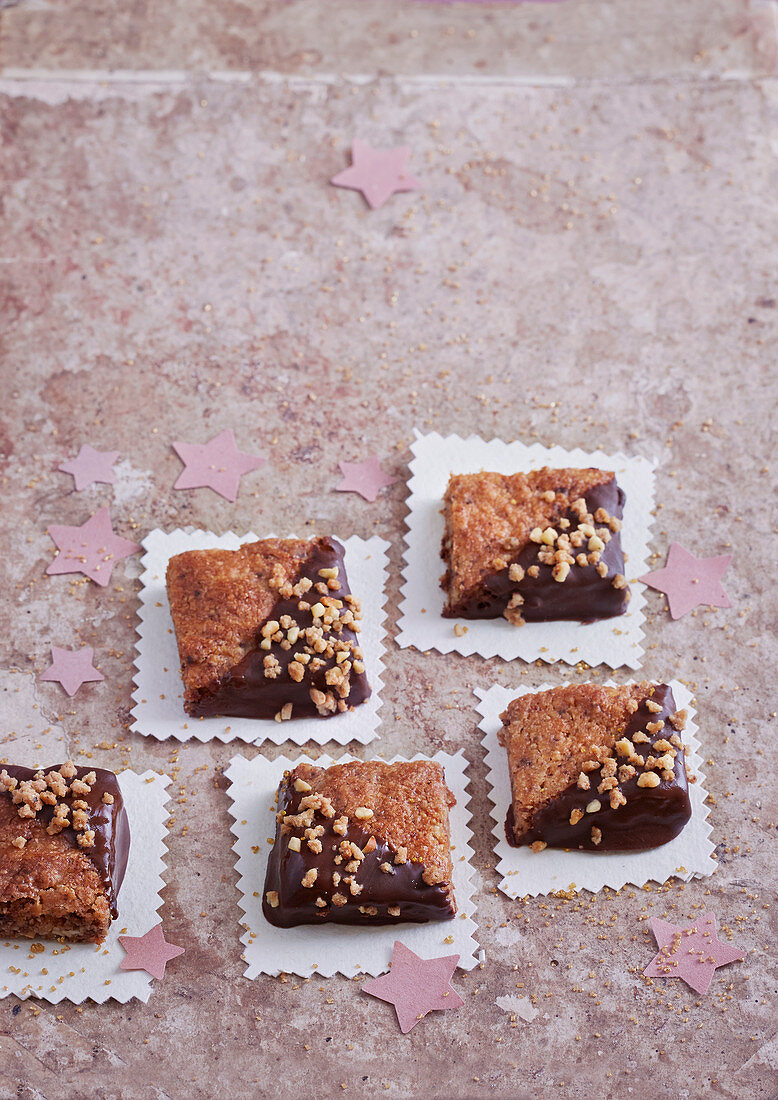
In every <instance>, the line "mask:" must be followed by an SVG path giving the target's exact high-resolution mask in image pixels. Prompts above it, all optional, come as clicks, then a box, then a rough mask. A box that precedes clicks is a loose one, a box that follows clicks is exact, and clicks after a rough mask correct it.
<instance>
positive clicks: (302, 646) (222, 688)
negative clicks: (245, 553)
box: [192, 538, 371, 718]
mask: <svg viewBox="0 0 778 1100" xmlns="http://www.w3.org/2000/svg"><path fill="white" fill-rule="evenodd" d="M344 554H345V551H344V549H343V547H342V546H341V545H340V543H339V542H336V541H335V540H334V539H327V538H321V539H318V540H317V542H316V544H315V548H314V550H313V552H312V553H311V555H310V557H308V558H307V559H306V561H305V562H303V563H302V565H301V567H300V572H299V575H298V576H297V577H296V578H295V581H294V583H297V581H299V580H301V579H302V578H304V577H307V578H308V579H309V580H311V581H312V582H313V584H316V583H317V582H319V581H321V579H322V578H321V577H320V576H319V570H320V569H331V568H333V567H335V566H337V568H338V571H339V572H338V580H339V581H340V589H339V590H337V591H332V592H330V593H329V595H330V596H332V597H334V598H337V599H343V597H344V596H346V595H350V594H351V590H350V589H349V586H348V581H347V578H346V571H345V567H344V564H343V558H344ZM319 598H320V597H319V596H318V595H317V594H316V592H315V590H314V589H312V590H311V591H310V592H308V593H307V594H306V595H305V596H304V597H299V596H294V597H292V598H290V599H281V600H279V601H278V603H276V604H275V606H274V607H273V610H272V612H271V614H270V619H280V618H281V617H282V616H283V615H289V616H290V617H291V618H292V619H294V621H295V622H296V623H297V625H298V627H299V628H300V632H301V633H300V638H299V640H298V641H297V642H295V643H294V644H293V645H292V646H291V648H289V649H281V648H280V646H279V645H273V648H272V650H264V649H261V648H259V642H260V640H261V636H260V630H261V628H262V626H263V625H264V623H260V625H259V627H258V629H257V637H256V639H255V643H254V648H252V649H251V650H249V652H248V653H247V654H246V655H245V657H244V658H243V659H242V660H241V661H240V662H239V663H238V664H237V665H235V667H234V668H231V669H230V671H229V672H228V673H227V674H226V675H225V676H223V677H222V678H221V679H220V680H219V681H218V682H217V683H216V684H215V685H214V687H213V688H212V689H211V690H205V689H204V690H203V691H202V692H201V694H200V696H199V698H198V700H197V702H196V703H195V705H194V707H193V708H192V713H193V714H194V715H195V716H197V717H199V716H203V717H215V716H217V715H224V716H226V717H232V718H274V717H275V715H276V714H278V712H279V711H280V710H281V708H282V707H283V706H284V705H285V704H286V703H291V704H292V718H315V717H323V718H330V717H332V714H338V713H339V711H337V710H336V711H334V712H332V714H320V713H319V711H318V710H317V707H316V704H315V703H314V702H313V700H312V699H311V694H310V693H311V688H316V689H318V690H319V691H322V692H324V693H325V694H326V693H327V692H328V691H332V688H331V687H330V686H329V685H328V684H327V683H326V679H325V677H326V673H327V671H328V670H329V669H331V668H333V667H335V666H336V664H337V662H336V661H335V659H334V657H332V658H327V659H325V662H324V664H323V665H322V667H321V668H319V669H318V670H317V671H316V672H314V673H312V672H310V671H309V669H308V668H307V667H306V671H305V676H304V677H303V679H302V680H301V681H300V682H299V683H298V682H297V681H295V680H293V679H292V678H291V677H290V676H289V672H288V668H289V665H290V664H291V663H292V661H293V660H294V657H295V654H296V653H304V652H305V651H306V641H305V638H304V636H303V633H302V632H303V631H304V630H305V628H306V627H309V626H313V625H315V620H314V617H313V615H312V614H311V612H310V611H300V609H299V607H298V604H299V603H300V600H301V599H303V600H305V601H307V602H309V603H311V604H315V603H316V601H317V600H318V599H319ZM337 637H338V638H340V639H342V640H343V641H345V642H352V643H353V644H354V645H357V646H358V645H359V636H358V635H357V634H356V633H355V632H354V631H353V630H350V629H349V628H348V627H347V626H344V627H343V629H342V630H341V632H340V633H339V634H338V635H337ZM269 652H272V655H273V657H275V659H276V660H277V661H278V663H279V665H280V666H281V668H280V672H279V674H278V676H277V677H276V678H275V679H271V678H270V677H269V676H266V675H265V664H264V661H265V657H266V656H267V654H268V653H269ZM349 688H350V690H349V694H348V697H347V698H346V700H345V702H346V704H347V706H348V707H349V708H350V707H354V706H358V705H359V704H360V703H364V702H365V700H366V699H368V698H369V697H370V694H371V691H370V685H369V684H368V682H367V676H366V675H365V673H364V672H362V673H356V672H354V670H353V668H352V669H351V672H350V673H349Z"/></svg>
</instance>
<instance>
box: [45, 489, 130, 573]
mask: <svg viewBox="0 0 778 1100" xmlns="http://www.w3.org/2000/svg"><path fill="white" fill-rule="evenodd" d="M47 530H48V533H49V535H51V537H52V539H53V540H54V543H55V544H56V546H57V548H58V550H59V553H58V554H57V556H56V558H55V559H54V561H53V562H52V563H51V565H50V566H49V567H48V569H47V570H46V572H47V573H83V574H84V576H85V577H89V579H90V580H93V581H95V582H96V583H97V584H99V585H102V586H103V587H105V586H106V585H107V584H108V582H109V581H110V579H111V573H112V571H113V567H114V565H115V564H116V563H117V561H121V560H122V558H128V557H129V556H130V554H135V553H137V551H138V550H140V546H139V545H138V544H137V542H130V540H129V539H123V538H122V537H121V536H120V535H115V534H114V533H113V528H112V527H111V517H110V515H109V514H108V509H107V508H100V509H99V510H98V511H97V512H95V514H94V515H93V516H90V517H89V519H88V520H87V521H86V523H82V525H81V526H80V527H70V526H68V525H67V524H62V523H53V524H52V525H51V526H50V527H48V528H47Z"/></svg>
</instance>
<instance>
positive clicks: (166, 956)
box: [119, 921, 184, 980]
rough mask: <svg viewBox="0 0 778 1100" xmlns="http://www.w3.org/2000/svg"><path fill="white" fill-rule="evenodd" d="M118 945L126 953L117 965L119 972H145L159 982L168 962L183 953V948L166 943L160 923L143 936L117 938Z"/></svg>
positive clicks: (163, 975)
mask: <svg viewBox="0 0 778 1100" xmlns="http://www.w3.org/2000/svg"><path fill="white" fill-rule="evenodd" d="M119 943H120V944H121V945H122V947H123V948H124V950H125V951H126V952H127V954H126V956H125V957H124V958H123V959H122V961H121V962H120V963H119V969H120V970H145V971H146V973H147V974H151V976H152V978H159V979H160V980H162V978H164V977H165V966H166V965H167V964H168V963H169V962H170V960H171V959H175V958H177V957H178V956H179V955H183V953H184V948H183V947H176V945H175V944H173V943H168V942H167V940H166V939H165V936H164V933H163V931H162V922H161V921H160V923H159V924H155V925H154V927H153V928H150V929H149V931H148V932H146V933H145V935H143V936H119Z"/></svg>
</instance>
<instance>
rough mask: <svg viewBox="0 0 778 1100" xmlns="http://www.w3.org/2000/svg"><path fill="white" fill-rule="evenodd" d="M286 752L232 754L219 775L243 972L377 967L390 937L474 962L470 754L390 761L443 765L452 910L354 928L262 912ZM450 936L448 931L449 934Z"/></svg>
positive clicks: (289, 764)
mask: <svg viewBox="0 0 778 1100" xmlns="http://www.w3.org/2000/svg"><path fill="white" fill-rule="evenodd" d="M305 759H308V758H307V757H305V756H301V757H298V759H297V760H289V759H287V758H286V757H285V756H281V757H279V758H278V759H277V760H267V759H265V757H263V756H257V757H255V758H254V759H253V760H247V759H246V758H245V757H243V756H234V757H233V758H232V760H231V761H230V766H229V767H228V768H227V769H226V770H225V773H224V774H225V775H226V776H227V778H228V779H229V780H230V787H229V790H228V794H229V796H230V798H231V800H232V805H231V806H230V815H231V816H232V817H233V818H235V824H234V825H233V826H232V828H231V831H232V832H233V833H234V834H235V836H236V837H237V840H236V841H235V843H234V844H233V849H234V850H235V852H236V854H237V857H238V859H237V863H236V865H235V866H236V870H237V872H238V876H239V877H238V889H239V890H240V895H241V896H240V901H239V902H238V905H239V907H240V909H242V911H243V913H244V919H243V920H241V921H240V926H241V928H242V929H243V932H242V934H241V937H240V942H241V943H242V944H243V945H244V949H243V954H242V955H241V958H242V959H243V960H244V961H245V962H246V963H247V966H246V970H245V971H244V976H245V977H246V978H256V977H257V976H258V975H260V974H271V975H275V974H282V973H285V974H299V975H300V977H303V978H307V977H310V976H311V975H312V974H316V975H318V976H321V977H323V978H329V977H332V975H333V974H344V975H345V976H346V977H348V978H353V977H355V976H356V975H357V974H372V975H376V974H382V973H384V971H386V970H388V969H389V963H390V961H391V958H392V948H393V946H394V941H395V940H398V939H399V940H402V942H403V943H404V944H405V945H406V947H410V949H411V950H412V951H415V952H416V953H417V954H418V955H423V956H424V957H425V958H431V957H433V956H435V955H440V954H441V953H444V954H447V955H454V954H457V953H458V954H459V966H460V968H461V969H462V970H472V969H473V967H474V966H475V965H476V963H477V961H478V959H477V958H476V955H477V952H478V943H477V942H476V940H475V932H476V927H477V926H476V923H475V919H474V918H475V887H474V885H473V882H472V875H473V867H472V863H471V860H472V858H473V854H474V853H473V849H472V848H471V846H470V840H471V838H472V836H473V831H472V829H471V828H470V822H471V820H472V815H471V813H470V809H469V807H468V803H469V801H470V796H469V795H468V793H467V786H468V784H469V782H470V780H469V779H468V778H467V776H466V774H465V771H466V769H467V767H468V762H467V760H466V759H465V756H464V754H463V753H462V750H461V749H460V750H459V752H457V753H456V754H455V755H453V756H452V755H450V754H448V753H445V752H437V753H435V755H434V756H424V755H423V754H421V753H417V754H416V756H412V757H410V758H408V757H404V756H394V757H392V759H391V760H389V761H388V763H390V764H395V763H397V762H398V761H403V762H405V761H407V760H408V759H411V760H435V761H437V762H438V763H439V764H441V765H442V766H443V768H444V770H445V772H446V782H447V784H448V787H449V789H450V790H451V792H452V793H453V795H454V797H455V798H456V800H457V803H456V806H452V808H451V812H450V822H451V842H452V859H453V863H454V893H455V896H456V902H457V915H456V916H455V917H454V919H453V920H451V921H431V922H430V923H429V924H390V925H386V926H378V927H373V928H365V929H364V930H360V929H359V928H354V927H351V926H344V925H336V924H322V925H319V926H312V925H310V924H304V925H300V926H299V927H297V928H276V927H274V926H273V925H272V924H268V922H267V921H266V920H265V918H264V916H263V915H262V889H263V884H264V881H265V869H266V867H267V857H268V854H269V852H270V847H271V846H270V844H268V843H267V840H268V838H271V839H272V838H273V837H274V836H275V829H276V821H275V810H276V807H275V804H274V800H275V796H276V791H277V789H278V784H279V783H280V781H281V777H282V776H283V774H284V772H285V771H286V769H287V768H293V767H294V765H295V764H296V763H298V762H299V760H305ZM354 759H356V758H355V757H353V756H342V757H340V758H339V759H338V760H333V759H332V758H330V757H328V756H319V757H317V758H316V760H315V761H313V763H315V764H316V765H318V766H319V767H322V768H327V767H329V766H330V765H331V764H345V763H347V762H348V761H350V760H354ZM449 937H450V938H449Z"/></svg>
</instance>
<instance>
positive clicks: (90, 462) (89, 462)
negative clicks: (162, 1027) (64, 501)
mask: <svg viewBox="0 0 778 1100" xmlns="http://www.w3.org/2000/svg"><path fill="white" fill-rule="evenodd" d="M118 457H119V452H118V451H96V450H95V449H94V447H90V446H89V444H88V443H84V444H83V445H82V447H81V450H80V451H79V452H78V454H77V455H76V457H75V458H71V459H68V461H67V462H63V463H62V464H61V465H60V466H58V467H57V469H58V470H62V472H63V473H64V474H72V475H73V478H74V480H75V483H76V491H77V492H80V491H81V490H82V489H86V488H87V486H88V485H91V484H92V483H93V482H95V481H100V482H103V483H104V484H105V485H113V483H114V482H115V481H116V478H115V477H114V472H113V469H112V467H113V464H114V462H115V461H116V459H117V458H118Z"/></svg>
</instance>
